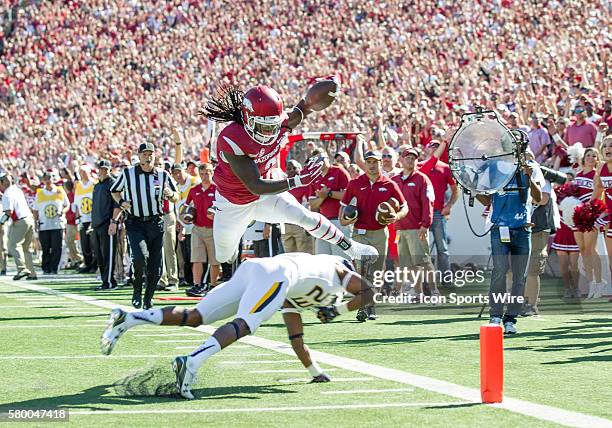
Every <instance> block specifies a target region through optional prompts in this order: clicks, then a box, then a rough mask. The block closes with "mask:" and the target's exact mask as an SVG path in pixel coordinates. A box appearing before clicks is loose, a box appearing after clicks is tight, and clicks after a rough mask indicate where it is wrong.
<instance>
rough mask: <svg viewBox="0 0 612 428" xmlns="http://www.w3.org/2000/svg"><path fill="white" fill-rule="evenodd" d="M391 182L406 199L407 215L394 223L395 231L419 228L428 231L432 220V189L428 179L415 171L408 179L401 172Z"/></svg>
mask: <svg viewBox="0 0 612 428" xmlns="http://www.w3.org/2000/svg"><path fill="white" fill-rule="evenodd" d="M392 180H393V181H394V182H395V183H397V185H398V187H399V189H400V191H401V192H402V194H403V195H404V197H405V198H406V203H407V204H408V214H407V215H406V217H404V218H403V219H401V220H398V221H397V222H396V223H395V229H397V230H414V229H418V228H420V227H421V226H422V227H426V228H427V229H429V227H430V226H431V222H432V220H433V202H434V197H435V196H434V189H433V186H432V184H431V181H429V178H427V176H426V175H425V174H423V173H422V172H420V171H418V170H415V171H413V172H412V174H410V175H409V176H408V177H404V173H403V172H402V173H401V174H399V175H396V176H395V177H393V178H392Z"/></svg>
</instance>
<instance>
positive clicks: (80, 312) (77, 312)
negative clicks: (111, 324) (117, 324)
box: [60, 311, 107, 315]
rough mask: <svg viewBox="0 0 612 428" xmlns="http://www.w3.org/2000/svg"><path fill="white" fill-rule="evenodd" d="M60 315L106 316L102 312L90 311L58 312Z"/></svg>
mask: <svg viewBox="0 0 612 428" xmlns="http://www.w3.org/2000/svg"><path fill="white" fill-rule="evenodd" d="M60 314H64V315H67V314H81V315H83V314H85V315H107V314H106V313H104V312H91V311H64V312H60Z"/></svg>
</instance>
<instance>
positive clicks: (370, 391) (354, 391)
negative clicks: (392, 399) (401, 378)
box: [321, 370, 414, 395]
mask: <svg viewBox="0 0 612 428" xmlns="http://www.w3.org/2000/svg"><path fill="white" fill-rule="evenodd" d="M325 371H327V370H325ZM332 381H335V379H332ZM379 392H414V388H389V389H347V390H344V391H321V394H332V395H333V394H376V393H379Z"/></svg>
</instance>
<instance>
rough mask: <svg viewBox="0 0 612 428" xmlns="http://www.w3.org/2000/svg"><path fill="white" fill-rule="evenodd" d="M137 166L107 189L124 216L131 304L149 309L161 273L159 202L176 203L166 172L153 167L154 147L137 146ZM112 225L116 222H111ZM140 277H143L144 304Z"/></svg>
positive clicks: (172, 186)
mask: <svg viewBox="0 0 612 428" xmlns="http://www.w3.org/2000/svg"><path fill="white" fill-rule="evenodd" d="M138 160H139V163H138V164H137V165H135V166H132V167H128V168H125V169H124V170H123V172H122V173H121V175H120V176H119V177H118V178H117V180H116V181H115V183H114V184H113V185H112V186H111V193H112V195H113V199H115V201H116V202H117V204H119V207H120V208H121V209H122V210H123V211H125V212H126V213H127V219H126V221H125V226H126V231H127V237H128V243H129V245H130V250H131V253H132V260H133V264H134V293H133V294H132V305H133V306H134V307H135V308H140V307H141V305H142V307H143V308H144V309H149V308H151V307H152V306H153V303H152V299H153V294H154V293H155V288H156V287H157V283H158V282H159V278H160V276H161V270H162V247H163V243H164V241H163V238H164V220H163V202H164V200H170V201H172V202H176V201H177V200H178V192H177V188H176V184H175V183H174V180H173V179H172V177H171V176H170V174H168V173H167V172H166V171H164V170H163V169H161V168H155V166H154V165H155V147H154V146H153V144H151V143H143V144H141V145H140V146H139V147H138ZM112 221H113V223H115V222H117V219H113V220H112ZM143 274H146V280H147V285H146V290H145V295H144V303H143V302H142V301H141V299H142V281H143Z"/></svg>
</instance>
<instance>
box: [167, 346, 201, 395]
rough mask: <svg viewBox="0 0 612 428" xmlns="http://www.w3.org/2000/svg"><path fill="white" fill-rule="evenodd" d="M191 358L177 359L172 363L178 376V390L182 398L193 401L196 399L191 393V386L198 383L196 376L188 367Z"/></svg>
mask: <svg viewBox="0 0 612 428" xmlns="http://www.w3.org/2000/svg"><path fill="white" fill-rule="evenodd" d="M188 359H189V356H185V357H176V358H175V359H174V361H173V362H172V369H173V370H174V374H175V375H176V388H177V390H178V393H179V394H180V395H181V397H183V398H186V399H188V400H193V399H194V398H195V397H194V396H193V394H192V393H191V386H192V385H193V384H194V383H196V374H195V373H192V372H191V371H190V370H189V368H188V367H187V360H188Z"/></svg>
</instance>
